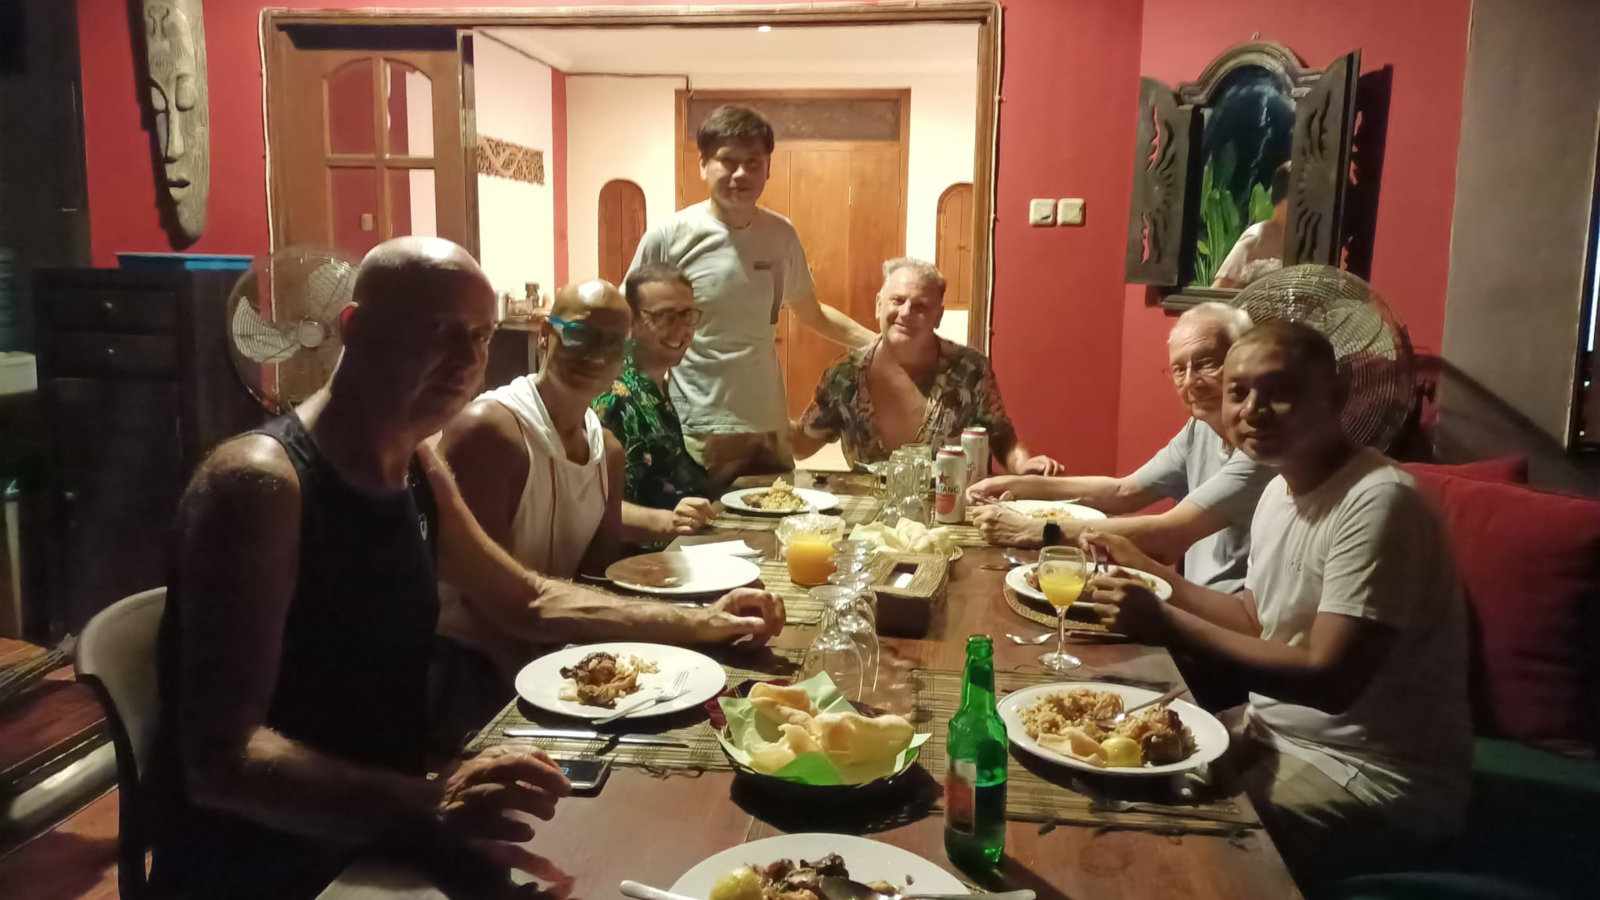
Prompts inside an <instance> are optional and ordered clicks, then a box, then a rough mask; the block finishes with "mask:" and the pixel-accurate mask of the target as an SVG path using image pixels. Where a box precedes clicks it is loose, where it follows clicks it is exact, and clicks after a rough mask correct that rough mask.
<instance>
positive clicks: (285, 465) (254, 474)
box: [189, 434, 300, 493]
mask: <svg viewBox="0 0 1600 900" xmlns="http://www.w3.org/2000/svg"><path fill="white" fill-rule="evenodd" d="M244 487H254V488H258V489H267V490H289V491H291V492H294V493H298V492H299V490H300V478H299V476H298V475H296V474H295V470H294V464H293V463H291V462H290V461H289V454H288V453H287V452H286V451H285V450H284V449H283V445H282V444H280V443H278V442H277V441H276V440H275V439H273V438H272V437H270V436H268V435H265V434H246V435H242V436H240V437H236V438H232V439H231V440H228V441H227V442H225V443H223V444H221V445H219V446H218V447H217V449H215V450H213V451H212V452H211V455H209V456H207V457H206V458H205V460H204V461H203V462H201V463H200V467H199V468H198V469H196V470H195V473H194V478H193V479H192V480H191V481H190V483H189V490H190V491H191V492H193V491H195V490H196V489H197V488H198V489H201V490H218V489H230V488H244Z"/></svg>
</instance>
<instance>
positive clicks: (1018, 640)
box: [1006, 632, 1055, 647]
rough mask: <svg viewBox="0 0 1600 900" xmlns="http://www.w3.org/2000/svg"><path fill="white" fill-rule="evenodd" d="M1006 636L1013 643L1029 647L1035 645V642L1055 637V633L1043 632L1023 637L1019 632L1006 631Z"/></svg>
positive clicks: (1040, 642)
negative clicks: (1036, 635) (1034, 635)
mask: <svg viewBox="0 0 1600 900" xmlns="http://www.w3.org/2000/svg"><path fill="white" fill-rule="evenodd" d="M1006 637H1007V638H1008V639H1009V640H1010V641H1011V643H1013V644H1021V645H1023V646H1025V647H1029V646H1034V645H1037V644H1042V643H1044V642H1045V641H1048V640H1050V639H1051V638H1053V637H1055V635H1054V634H1052V633H1050V632H1046V633H1044V634H1041V635H1039V636H1038V637H1031V638H1025V637H1023V636H1022V635H1020V634H1012V633H1010V632H1006Z"/></svg>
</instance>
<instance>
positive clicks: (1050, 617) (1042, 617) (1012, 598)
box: [1000, 584, 1111, 634]
mask: <svg viewBox="0 0 1600 900" xmlns="http://www.w3.org/2000/svg"><path fill="white" fill-rule="evenodd" d="M1000 589H1001V590H1002V591H1004V592H1005V597H1006V605H1007V606H1009V607H1011V611H1012V612H1014V613H1016V614H1017V615H1019V616H1021V617H1023V618H1024V619H1027V620H1028V621H1030V622H1037V623H1039V624H1040V625H1048V626H1050V627H1051V628H1054V627H1056V613H1055V610H1054V609H1052V608H1051V607H1049V606H1047V605H1044V604H1039V603H1035V602H1032V601H1031V600H1030V599H1029V598H1027V597H1019V596H1017V592H1016V591H1014V590H1012V589H1011V585H1009V584H1002V585H1001V586H1000ZM1092 606H1094V604H1092V603H1074V604H1073V605H1072V608H1071V609H1069V610H1067V630H1068V631H1093V632H1096V633H1099V634H1110V633H1111V632H1110V630H1108V629H1107V628H1106V627H1105V626H1104V625H1101V624H1100V623H1099V622H1098V621H1096V620H1095V618H1094V617H1093V616H1092V615H1090V613H1089V607H1092Z"/></svg>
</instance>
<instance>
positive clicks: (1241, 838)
mask: <svg viewBox="0 0 1600 900" xmlns="http://www.w3.org/2000/svg"><path fill="white" fill-rule="evenodd" d="M826 487H827V488H828V489H829V490H833V491H835V492H851V491H857V492H859V491H864V490H868V489H870V488H869V487H867V486H865V485H864V484H863V482H862V481H860V480H851V479H844V478H839V477H834V478H830V479H829V480H828V482H827V484H826ZM716 535H717V537H718V538H720V539H727V540H735V539H740V538H742V539H743V540H744V541H745V542H746V543H747V544H749V545H750V546H751V547H754V548H757V549H760V550H761V551H763V553H764V554H768V555H770V554H772V553H773V552H774V550H775V549H776V541H775V536H774V533H773V531H772V530H771V528H770V527H757V528H743V529H741V528H721V529H718V530H717V532H716ZM700 539H701V540H704V539H705V538H704V537H701V538H700ZM1005 569H1006V561H1005V559H1004V558H1003V557H1002V555H1001V551H1000V549H999V548H996V547H988V546H982V547H972V546H969V547H966V548H965V550H964V553H963V554H962V556H961V558H960V559H959V560H957V561H955V562H953V563H952V564H951V569H950V577H949V581H948V583H947V585H946V588H945V592H944V600H943V602H942V603H941V604H938V605H937V606H936V607H935V610H934V614H933V616H932V619H931V622H930V625H929V627H928V630H927V633H926V634H924V635H921V636H918V637H889V636H884V637H882V638H881V653H882V663H881V665H880V669H881V671H882V672H883V673H884V676H883V677H884V679H886V680H892V678H893V677H894V674H895V673H905V672H908V671H915V670H943V671H948V672H955V673H959V672H960V671H961V669H962V667H963V665H964V662H965V644H966V638H967V636H968V635H972V634H988V635H991V636H993V637H994V639H995V641H994V647H995V656H994V661H995V670H996V672H997V673H1005V672H1013V671H1015V672H1034V673H1038V672H1040V669H1039V666H1038V664H1037V658H1038V656H1039V654H1040V652H1041V651H1042V650H1044V649H1048V647H1041V646H1033V645H1029V646H1020V645H1016V644H1014V643H1013V642H1012V641H1010V640H1008V639H1006V637H1005V635H1006V634H1007V633H1017V634H1020V635H1026V636H1032V635H1037V634H1040V633H1042V631H1043V627H1042V626H1041V625H1039V624H1037V623H1035V622H1032V621H1029V620H1027V619H1024V618H1023V617H1022V616H1021V615H1019V614H1018V613H1017V612H1015V611H1014V610H1013V609H1012V608H1010V607H1009V606H1008V604H1007V602H1006V599H1005V596H1004V592H1003V588H1002V584H1003V580H1004V575H1005ZM814 634H815V629H814V628H813V627H808V626H804V625H798V624H795V623H791V624H789V625H788V626H787V627H785V629H784V630H783V632H782V633H781V634H780V635H779V636H778V637H777V638H776V639H774V640H773V641H772V642H771V646H772V648H773V649H775V650H778V651H780V652H781V651H802V650H803V649H804V648H805V647H806V646H808V644H809V643H810V641H811V639H812V637H813V636H814ZM1069 649H1070V650H1071V652H1073V653H1074V654H1076V655H1077V656H1078V657H1080V658H1081V659H1082V660H1083V665H1082V666H1081V667H1080V668H1078V669H1076V670H1074V671H1072V672H1071V673H1069V674H1068V675H1065V676H1062V679H1063V680H1073V681H1093V680H1095V679H1097V678H1108V679H1111V680H1122V681H1124V682H1125V683H1126V682H1128V681H1134V682H1139V683H1151V684H1158V683H1172V684H1174V685H1176V684H1182V683H1183V676H1182V675H1181V674H1180V672H1179V670H1178V668H1177V666H1176V665H1175V663H1174V661H1173V659H1172V656H1171V655H1170V654H1169V653H1168V652H1167V651H1166V650H1165V649H1163V648H1161V647H1155V646H1147V645H1142V644H1137V643H1131V642H1126V641H1123V642H1117V641H1105V640H1087V641H1083V642H1074V643H1072V644H1071V645H1070V646H1069ZM713 655H717V656H718V657H719V661H725V662H728V661H732V662H735V663H737V664H739V665H744V664H745V663H744V662H743V661H740V660H739V659H738V657H737V655H736V654H735V652H734V651H732V650H724V651H721V653H714V654H713ZM574 724H575V725H580V726H586V725H587V723H584V722H577V723H574ZM629 730H630V731H648V728H643V727H638V726H637V725H636V726H634V727H631V728H630V729H629ZM1024 765H1033V766H1037V765H1038V763H1037V762H1036V761H1033V760H1031V759H1029V758H1027V757H1026V756H1025V755H1024V754H1021V753H1020V752H1019V751H1018V750H1017V749H1016V748H1015V747H1013V748H1012V762H1011V771H1012V773H1013V779H1015V777H1016V774H1015V773H1017V772H1018V771H1019V770H1020V767H1022V766H1024ZM926 780H928V781H929V784H930V785H931V786H932V789H933V790H935V791H936V790H937V785H936V784H935V783H934V782H933V780H932V779H931V778H929V779H926ZM739 781H740V777H739V776H736V775H735V774H734V773H733V772H730V771H694V772H688V773H680V772H662V771H659V770H655V771H652V770H647V769H642V768H631V767H624V766H617V767H616V768H615V769H614V770H613V772H612V773H611V776H610V779H609V780H608V781H607V782H606V783H605V785H604V786H603V788H602V789H601V790H600V791H599V792H598V794H596V795H595V796H590V797H578V796H574V797H569V798H567V799H564V800H562V801H561V802H560V803H559V804H558V807H557V811H556V815H555V818H554V819H553V820H551V821H549V822H537V823H535V826H536V829H537V833H536V835H535V837H534V839H533V841H532V844H531V845H530V846H531V848H532V849H533V850H534V851H535V852H537V853H539V854H540V855H542V856H545V857H547V858H549V859H551V860H553V861H554V862H555V863H556V864H557V865H559V866H560V867H561V868H562V869H563V870H565V871H566V872H567V873H569V874H570V875H571V876H573V878H574V879H575V891H576V894H575V895H576V896H583V897H590V898H592V897H606V896H615V895H616V894H617V884H618V882H620V881H622V880H623V879H631V880H633V881H639V882H643V883H645V884H651V885H656V886H659V887H663V888H665V887H667V886H670V885H671V884H672V883H673V882H674V881H676V880H677V879H678V877H679V876H681V875H683V874H684V872H686V871H687V870H689V869H690V868H691V867H693V866H694V865H695V864H697V863H699V862H700V861H701V860H704V859H705V858H707V857H709V856H711V855H713V854H715V853H718V852H720V851H722V850H725V849H727V848H729V847H731V846H734V845H736V844H739V843H742V842H746V841H751V840H756V839H759V838H765V837H770V836H774V835H778V834H783V833H785V832H801V831H853V832H856V833H865V834H866V836H868V837H870V838H871V839H873V840H877V841H881V842H883V843H886V844H892V845H894V846H897V847H901V848H903V849H905V850H909V851H911V852H912V853H915V854H917V855H919V856H922V857H923V858H925V859H928V860H931V861H933V862H934V863H936V864H938V865H940V866H943V867H945V868H946V869H948V870H950V871H951V872H953V873H957V874H959V875H961V876H962V877H963V878H964V879H965V880H966V881H967V882H968V883H970V884H973V885H975V886H981V887H986V888H990V887H992V888H996V889H999V888H1002V887H1026V888H1032V889H1033V890H1035V891H1036V892H1037V893H1038V896H1039V897H1040V898H1041V900H1066V898H1097V900H1114V898H1143V897H1161V898H1241V897H1272V898H1280V897H1283V898H1294V897H1299V896H1300V893H1299V890H1298V889H1297V888H1296V886H1295V883H1294V881H1293V879H1292V878H1291V876H1290V874H1289V872H1288V870H1287V869H1286V868H1285V866H1284V863H1283V860H1282V859H1281V857H1280V856H1279V855H1278V851H1277V849H1276V848H1275V847H1274V846H1273V843H1272V840H1271V838H1270V837H1269V836H1268V834H1267V832H1266V831H1265V830H1264V829H1262V828H1259V827H1254V828H1245V829H1240V830H1238V831H1235V832H1233V833H1230V834H1226V835H1224V834H1220V833H1190V832H1187V831H1184V830H1182V829H1161V828H1149V829H1147V828H1136V827H1119V826H1115V825H1112V824H1110V823H1107V824H1106V825H1105V826H1097V825H1094V824H1088V823H1084V822H1081V821H1073V822H1039V821H1011V822H1008V823H1007V828H1006V847H1005V858H1004V860H1003V862H1002V865H1001V866H1000V867H999V869H998V870H996V871H994V872H990V873H974V872H964V871H962V870H960V869H958V868H957V867H956V866H955V865H954V864H952V863H951V862H950V861H949V859H948V858H947V857H946V855H945V851H944V818H943V814H942V812H941V811H940V810H939V809H938V807H937V804H935V806H934V808H932V809H931V810H928V811H925V812H918V811H917V810H916V809H914V808H913V809H911V810H910V811H902V813H903V814H900V815H890V816H881V817H880V816H873V815H871V814H870V813H871V811H870V810H863V811H862V813H863V815H862V816H860V817H859V819H858V821H854V822H852V821H850V819H851V817H850V816H848V815H846V816H844V817H843V819H842V821H843V822H844V824H841V817H840V815H839V811H838V810H817V811H815V813H816V814H815V815H813V814H811V812H810V811H807V810H804V809H800V808H797V806H796V804H795V803H794V802H793V801H792V800H788V801H784V800H777V801H774V800H770V799H768V798H766V797H763V796H760V795H758V794H756V793H755V792H752V791H749V790H746V789H745V786H742V785H740V784H739ZM1233 799H1234V800H1235V802H1236V804H1237V806H1238V807H1239V808H1240V809H1241V810H1243V811H1244V813H1245V814H1246V816H1247V817H1248V818H1250V819H1252V820H1254V811H1253V809H1251V808H1250V806H1249V799H1248V798H1247V797H1245V796H1243V795H1242V794H1239V795H1238V796H1236V797H1235V798H1233ZM442 896H445V894H444V893H443V892H441V891H439V890H438V889H437V888H434V887H432V885H431V884H430V883H429V882H428V881H427V880H426V878H424V877H423V876H422V875H421V874H420V873H417V872H415V871H410V870H407V869H406V868H405V867H404V866H400V865H397V864H395V863H390V862H378V861H373V860H362V861H358V862H357V863H356V864H354V865H353V866H352V867H351V869H349V870H347V871H346V872H345V874H344V875H343V876H341V878H340V879H339V880H338V881H336V882H334V884H333V885H331V886H330V887H329V888H328V890H327V891H325V892H324V893H323V894H322V898H324V900H365V898H379V897H384V898H393V897H407V898H412V897H414V898H423V897H429V898H437V897H442Z"/></svg>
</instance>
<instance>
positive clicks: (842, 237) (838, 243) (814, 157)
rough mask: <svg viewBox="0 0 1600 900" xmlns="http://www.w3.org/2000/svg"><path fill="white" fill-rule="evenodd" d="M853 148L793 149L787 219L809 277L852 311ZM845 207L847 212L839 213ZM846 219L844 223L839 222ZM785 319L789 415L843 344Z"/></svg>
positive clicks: (822, 295) (825, 298) (801, 406)
mask: <svg viewBox="0 0 1600 900" xmlns="http://www.w3.org/2000/svg"><path fill="white" fill-rule="evenodd" d="M851 156H852V153H851V151H850V150H849V149H847V148H846V149H805V150H792V151H790V157H789V220H790V221H792V222H794V228H795V231H797V232H799V234H800V244H801V246H803V247H805V250H806V262H807V263H808V264H809V265H810V266H811V280H812V282H813V283H814V284H815V285H816V292H817V297H818V298H819V299H820V300H822V302H824V303H828V304H831V305H833V306H836V307H838V308H840V309H842V310H844V311H845V312H849V313H852V314H853V313H854V310H853V308H852V307H853V304H852V303H851V296H850V283H851V278H850V228H849V227H848V226H847V225H845V221H844V220H846V216H847V215H848V213H847V212H846V211H848V209H849V208H850V189H851V179H850V169H851V165H850V159H851ZM841 212H845V213H846V215H845V216H841ZM841 225H845V227H841ZM785 312H786V314H785V316H784V317H783V319H784V321H783V322H782V323H780V324H782V325H783V326H784V327H785V328H786V329H787V331H788V343H789V346H788V354H787V359H786V360H785V361H784V384H785V386H786V387H787V394H788V399H789V415H790V416H791V417H794V416H798V415H800V413H801V412H803V411H804V410H805V408H806V403H807V402H808V401H809V400H810V398H811V395H812V393H814V392H815V389H816V385H817V379H818V378H819V377H821V375H822V372H823V370H824V369H826V368H827V367H828V365H829V364H830V363H832V362H833V361H834V360H835V359H837V358H838V357H839V355H840V354H841V353H843V352H844V348H843V347H840V346H839V345H838V344H835V343H833V342H832V341H830V340H827V339H826V338H823V337H822V336H821V335H819V334H817V333H816V332H815V331H812V330H811V329H810V328H807V327H806V326H804V325H801V324H800V323H799V322H796V321H794V318H793V315H792V314H788V313H787V311H785Z"/></svg>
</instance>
